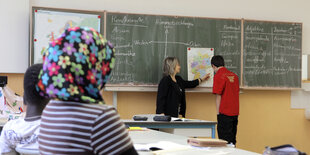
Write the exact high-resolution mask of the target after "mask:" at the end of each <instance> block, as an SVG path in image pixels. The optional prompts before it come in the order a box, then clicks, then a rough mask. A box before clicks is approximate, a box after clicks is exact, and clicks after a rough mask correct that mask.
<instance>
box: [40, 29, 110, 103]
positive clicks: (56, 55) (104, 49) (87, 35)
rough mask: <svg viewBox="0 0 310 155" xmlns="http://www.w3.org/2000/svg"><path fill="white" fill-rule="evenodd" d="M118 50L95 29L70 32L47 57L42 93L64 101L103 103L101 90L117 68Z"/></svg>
mask: <svg viewBox="0 0 310 155" xmlns="http://www.w3.org/2000/svg"><path fill="white" fill-rule="evenodd" d="M114 62H115V58H114V48H113V46H112V44H111V43H110V42H108V41H107V40H105V39H104V38H103V37H102V36H101V34H99V33H98V32H96V31H95V30H94V29H92V28H80V27H74V28H69V29H67V30H66V31H65V32H64V33H63V34H62V35H61V36H60V37H59V38H57V39H56V40H54V41H52V42H51V43H50V45H49V48H48V49H47V51H46V52H45V53H44V55H43V70H42V71H41V74H40V75H39V83H38V89H39V91H40V94H41V95H42V96H47V97H49V98H52V99H58V100H64V101H78V102H86V103H100V102H103V99H102V97H101V95H100V90H101V88H103V86H104V84H105V83H106V82H107V81H108V79H109V75H110V73H111V69H112V68H113V66H114Z"/></svg>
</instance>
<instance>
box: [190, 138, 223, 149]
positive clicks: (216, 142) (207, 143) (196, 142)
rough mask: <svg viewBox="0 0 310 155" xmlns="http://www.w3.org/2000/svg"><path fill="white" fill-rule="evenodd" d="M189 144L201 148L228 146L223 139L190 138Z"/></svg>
mask: <svg viewBox="0 0 310 155" xmlns="http://www.w3.org/2000/svg"><path fill="white" fill-rule="evenodd" d="M187 143H188V144H190V145H193V146H200V147H223V146H226V144H227V141H225V140H222V139H209V138H188V140H187Z"/></svg>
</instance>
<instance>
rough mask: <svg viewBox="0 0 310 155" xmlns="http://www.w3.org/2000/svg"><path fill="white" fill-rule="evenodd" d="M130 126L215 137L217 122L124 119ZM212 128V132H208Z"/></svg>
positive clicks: (189, 135)
mask: <svg viewBox="0 0 310 155" xmlns="http://www.w3.org/2000/svg"><path fill="white" fill-rule="evenodd" d="M122 121H123V122H124V123H125V125H126V126H128V127H136V126H137V127H145V128H152V129H159V130H160V131H165V132H169V133H174V134H180V135H184V136H188V137H212V138H215V125H216V124H217V122H214V121H205V120H186V121H170V122H163V121H153V120H147V121H134V120H133V119H123V120H122ZM208 129H211V134H210V132H208Z"/></svg>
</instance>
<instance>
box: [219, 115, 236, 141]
mask: <svg viewBox="0 0 310 155" xmlns="http://www.w3.org/2000/svg"><path fill="white" fill-rule="evenodd" d="M237 125H238V116H227V115H224V114H218V115H217V133H218V137H219V139H223V140H226V141H227V142H228V143H233V144H234V145H236V134H237Z"/></svg>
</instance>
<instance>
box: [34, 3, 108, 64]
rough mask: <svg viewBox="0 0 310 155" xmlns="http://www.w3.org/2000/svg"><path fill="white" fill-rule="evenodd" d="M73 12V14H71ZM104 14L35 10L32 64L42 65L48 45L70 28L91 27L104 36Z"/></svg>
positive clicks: (45, 9)
mask: <svg viewBox="0 0 310 155" xmlns="http://www.w3.org/2000/svg"><path fill="white" fill-rule="evenodd" d="M70 11H71V12H70ZM102 18H103V12H102V13H96V12H87V11H77V10H53V9H47V8H44V9H40V8H33V37H32V38H33V41H32V43H33V44H32V45H33V48H32V50H33V52H32V54H33V55H32V56H31V59H32V60H31V63H32V64H34V63H41V62H42V55H43V52H45V51H46V50H47V48H48V43H50V42H51V41H53V40H54V39H56V38H58V37H59V36H60V35H61V34H62V33H63V32H64V30H65V29H67V28H70V27H76V26H79V27H91V28H93V29H95V30H96V31H98V32H100V33H101V34H102V32H103V24H102V22H103V19H102Z"/></svg>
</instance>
